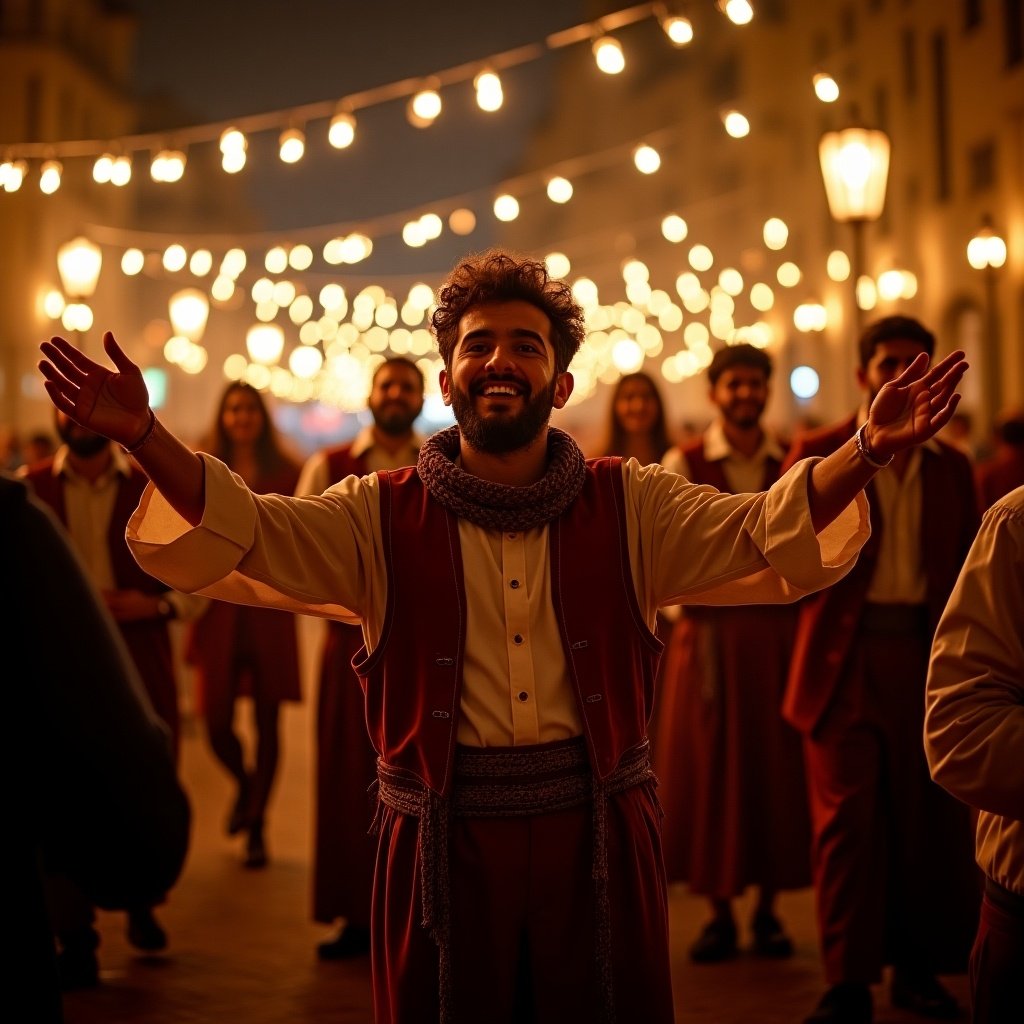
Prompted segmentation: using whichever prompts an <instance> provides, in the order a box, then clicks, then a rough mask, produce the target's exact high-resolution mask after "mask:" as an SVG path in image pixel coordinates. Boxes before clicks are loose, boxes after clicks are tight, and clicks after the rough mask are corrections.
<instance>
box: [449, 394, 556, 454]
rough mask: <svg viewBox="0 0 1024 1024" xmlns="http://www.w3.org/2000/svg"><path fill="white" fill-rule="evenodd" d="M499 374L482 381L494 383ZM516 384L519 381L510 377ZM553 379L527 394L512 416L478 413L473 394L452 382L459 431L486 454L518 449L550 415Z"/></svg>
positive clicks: (523, 446) (529, 440) (532, 437)
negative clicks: (532, 392)
mask: <svg viewBox="0 0 1024 1024" xmlns="http://www.w3.org/2000/svg"><path fill="white" fill-rule="evenodd" d="M503 379H504V380H509V378H507V377H506V378H502V377H488V378H487V380H486V381H484V382H483V383H492V384H493V383H495V382H496V381H500V380H503ZM510 383H515V384H516V385H519V383H520V382H519V381H510ZM555 384H556V379H555V378H552V381H551V385H550V387H547V388H545V389H544V390H543V391H539V392H537V394H536V395H528V396H527V398H526V404H525V406H524V407H523V410H522V412H519V413H516V414H515V415H514V416H487V417H484V416H479V415H478V414H477V411H476V409H475V408H474V407H473V397H472V395H470V394H468V393H467V392H465V391H462V390H461V389H460V388H457V387H455V386H454V385H453V386H452V411H453V412H454V413H455V421H456V422H457V423H458V425H459V431H460V432H461V433H462V436H463V437H464V438H465V439H466V441H467V442H468V443H469V444H470V445H471V446H472V447H473V448H475V449H476V450H477V451H479V452H486V453H487V454H489V455H507V454H509V452H515V451H519V449H521V448H526V447H527V446H528V445H529V444H530V443H531V442H533V441H535V440H536V439H537V437H538V435H539V434H540V432H541V430H543V429H544V426H545V425H546V424H547V422H548V419H549V418H550V416H551V410H552V408H553V407H554V401H555Z"/></svg>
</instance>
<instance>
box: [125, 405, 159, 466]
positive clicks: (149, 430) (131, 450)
mask: <svg viewBox="0 0 1024 1024" xmlns="http://www.w3.org/2000/svg"><path fill="white" fill-rule="evenodd" d="M154 430H156V413H155V412H153V410H152V409H150V410H149V426H148V427H146V431H145V433H144V434H143V435H142V437H140V438H139V440H138V441H136V442H135V444H133V445H131V446H129V445H126V444H123V445H121V447H122V448H123V449H124V450H125V451H126V452H127V453H128V454H129V455H134V454H135V453H136V452H137V451H139V450H140V449H141V448H142V447H143V446H144V445H146V444H148V443H149V441H150V439H151V438H152V437H153V431H154Z"/></svg>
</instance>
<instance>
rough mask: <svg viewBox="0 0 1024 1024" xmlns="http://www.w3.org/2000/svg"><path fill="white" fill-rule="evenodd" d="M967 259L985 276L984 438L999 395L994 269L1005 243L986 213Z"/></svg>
mask: <svg viewBox="0 0 1024 1024" xmlns="http://www.w3.org/2000/svg"><path fill="white" fill-rule="evenodd" d="M967 262H968V263H970V265H971V266H972V267H974V269H975V270H980V271H982V273H983V274H984V275H985V276H984V282H985V313H984V315H985V335H984V336H985V354H984V356H983V358H982V371H983V372H982V376H981V381H982V392H983V398H982V403H981V404H982V406H983V411H982V420H983V424H984V435H983V436H984V437H985V438H986V439H987V438H988V434H989V430H990V428H991V426H992V422H993V420H994V419H995V417H996V416H997V415H998V414H999V411H1000V408H1001V406H1000V398H999V368H998V363H999V352H1000V338H999V335H1000V330H999V306H998V303H997V301H996V286H997V284H998V281H997V274H996V271H997V270H998V269H999V268H1000V267H1001V266H1002V265H1003V264H1004V263H1005V262H1006V242H1004V241H1003V239H1002V238H1001V237H1000V236H999V235H997V234H996V233H995V231H994V230H993V228H992V221H991V220H990V218H989V217H988V215H987V214H986V215H985V216H984V217H983V218H982V221H981V227H980V228H979V229H978V230H977V231H976V232H975V234H974V237H973V238H972V239H971V240H970V241H969V242H968V243H967Z"/></svg>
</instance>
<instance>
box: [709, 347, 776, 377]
mask: <svg viewBox="0 0 1024 1024" xmlns="http://www.w3.org/2000/svg"><path fill="white" fill-rule="evenodd" d="M734 366H747V367H750V368H751V369H752V370H760V371H761V372H762V373H763V374H764V378H765V380H770V379H771V375H772V357H771V356H770V355H768V353H767V352H765V350H764V349H761V348H757V347H755V346H754V345H748V344H747V343H746V342H741V343H740V344H738V345H726V346H725V347H724V348H720V349H719V350H718V351H717V352H716V353H715V354H714V356H713V358H712V360H711V363H710V365H709V366H708V380H709V381H710V382H711V384H712V385H714V384H717V383H718V378H719V377H721V376H722V374H723V373H725V371H726V370H730V369H732V367H734Z"/></svg>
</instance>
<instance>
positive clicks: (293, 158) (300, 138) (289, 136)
mask: <svg viewBox="0 0 1024 1024" xmlns="http://www.w3.org/2000/svg"><path fill="white" fill-rule="evenodd" d="M277 145H278V156H280V158H281V160H282V162H283V163H286V164H296V163H298V162H299V161H300V160H301V159H302V158H303V156H304V155H305V153H306V136H305V134H303V132H301V131H300V130H299V129H298V128H286V129H285V130H284V131H283V132H281V135H280V137H279V138H278V140H277Z"/></svg>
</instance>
